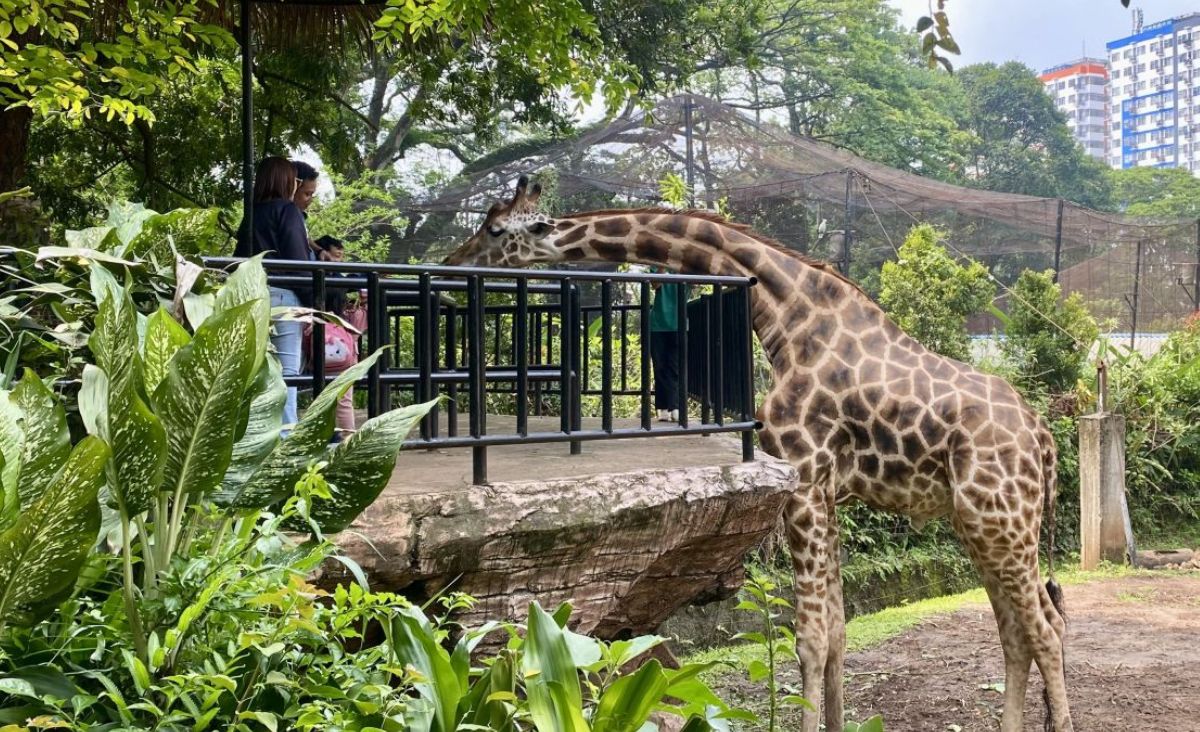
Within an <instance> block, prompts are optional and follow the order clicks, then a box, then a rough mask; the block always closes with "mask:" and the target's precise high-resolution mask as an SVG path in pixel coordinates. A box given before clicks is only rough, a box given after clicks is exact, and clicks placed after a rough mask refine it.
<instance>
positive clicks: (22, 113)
mask: <svg viewBox="0 0 1200 732" xmlns="http://www.w3.org/2000/svg"><path fill="white" fill-rule="evenodd" d="M32 119H33V111H32V110H30V109H29V107H15V108H13V109H3V110H0V193H4V192H6V191H12V190H15V189H17V188H20V187H21V186H22V185H23V184H24V180H25V170H26V167H27V164H28V156H29V126H30V121H31V120H32Z"/></svg>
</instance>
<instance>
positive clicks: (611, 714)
mask: <svg viewBox="0 0 1200 732" xmlns="http://www.w3.org/2000/svg"><path fill="white" fill-rule="evenodd" d="M666 690H667V677H666V674H664V673H663V670H662V666H661V665H660V664H659V663H658V661H657V660H655V659H651V660H650V661H649V662H648V663H645V664H643V665H642V666H641V668H639V669H638V670H637V671H635V672H634V673H632V674H629V675H628V676H622V677H621V678H619V679H617V680H616V681H614V682H613V683H612V685H611V686H609V687H608V688H607V689H605V690H604V695H603V696H601V697H600V703H599V704H598V705H597V706H596V714H595V715H594V716H593V718H592V732H637V729H638V728H639V727H641V726H642V723H644V722H645V721H646V720H647V719H648V718H649V717H650V712H652V711H654V708H655V706H657V705H658V703H659V702H660V701H661V700H662V697H663V692H665V691H666Z"/></svg>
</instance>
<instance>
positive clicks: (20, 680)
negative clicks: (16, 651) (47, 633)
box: [0, 665, 79, 699]
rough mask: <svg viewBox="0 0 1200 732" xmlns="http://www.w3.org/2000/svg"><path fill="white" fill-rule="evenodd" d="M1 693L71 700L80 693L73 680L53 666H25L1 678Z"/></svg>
mask: <svg viewBox="0 0 1200 732" xmlns="http://www.w3.org/2000/svg"><path fill="white" fill-rule="evenodd" d="M0 691H4V692H8V693H10V694H19V695H20V696H29V697H31V698H34V699H40V698H41V697H42V696H55V697H58V698H59V699H70V698H71V697H73V696H75V694H77V693H79V690H78V689H77V688H76V687H75V685H74V684H73V683H71V679H70V678H68V677H67V675H66V674H64V673H63V672H62V671H59V670H58V669H57V668H55V667H53V666H47V665H39V666H25V667H23V668H18V669H13V670H12V671H9V672H7V673H5V674H4V675H2V676H0Z"/></svg>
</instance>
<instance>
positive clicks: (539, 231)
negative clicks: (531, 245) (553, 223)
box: [529, 221, 550, 236]
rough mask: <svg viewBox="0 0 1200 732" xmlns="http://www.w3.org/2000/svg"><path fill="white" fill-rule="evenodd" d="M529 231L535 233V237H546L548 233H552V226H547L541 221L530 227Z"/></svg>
mask: <svg viewBox="0 0 1200 732" xmlns="http://www.w3.org/2000/svg"><path fill="white" fill-rule="evenodd" d="M529 230H530V231H531V232H533V235H534V236H545V235H546V232H548V231H550V224H547V223H546V222H545V221H539V222H537V223H536V224H534V225H533V226H530V227H529Z"/></svg>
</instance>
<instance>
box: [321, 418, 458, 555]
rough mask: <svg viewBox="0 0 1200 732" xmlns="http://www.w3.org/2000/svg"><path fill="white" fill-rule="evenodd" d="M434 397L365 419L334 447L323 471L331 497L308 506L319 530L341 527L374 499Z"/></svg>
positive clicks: (383, 486) (334, 529) (336, 529)
mask: <svg viewBox="0 0 1200 732" xmlns="http://www.w3.org/2000/svg"><path fill="white" fill-rule="evenodd" d="M437 401H438V400H436V399H434V400H432V401H428V402H425V403H424V404H413V405H411V406H408V407H404V408H402V409H394V410H392V411H390V412H387V413H386V414H381V415H379V416H378V417H375V418H374V419H370V420H367V422H366V423H364V424H363V426H362V427H360V428H359V430H358V431H357V432H355V433H354V434H352V435H350V437H349V438H348V439H347V440H346V441H345V442H342V443H341V444H339V445H338V446H337V447H335V448H334V449H333V451H332V452H331V453H330V456H329V465H328V466H327V467H326V468H325V471H324V475H325V480H326V481H327V482H328V483H329V490H330V492H331V493H332V494H333V499H332V500H325V501H322V500H318V501H316V502H315V504H314V505H313V506H312V507H311V509H310V511H311V515H312V518H313V519H314V520H315V521H316V523H317V526H320V527H321V531H323V532H326V533H333V532H335V531H341V530H342V529H344V528H346V527H347V526H349V525H350V522H351V521H353V520H354V519H356V518H357V517H358V515H359V514H360V513H362V512H363V510H365V509H366V507H367V506H370V505H371V504H372V503H374V501H375V499H376V498H378V497H379V494H380V492H381V491H383V489H384V488H385V487H386V486H387V483H388V479H389V478H391V477H392V471H393V470H395V468H396V454H397V453H398V452H400V446H401V445H402V444H404V439H405V438H406V437H408V433H409V432H411V431H412V428H413V427H414V426H415V425H416V424H417V422H419V421H420V420H421V418H422V417H424V416H425V415H426V414H427V413H428V412H429V410H430V409H433V405H435V404H437Z"/></svg>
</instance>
